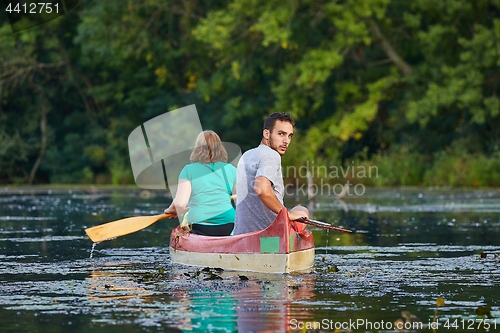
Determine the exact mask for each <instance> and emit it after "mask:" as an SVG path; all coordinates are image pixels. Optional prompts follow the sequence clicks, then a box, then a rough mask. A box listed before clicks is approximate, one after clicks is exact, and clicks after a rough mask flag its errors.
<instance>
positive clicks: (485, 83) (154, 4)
mask: <svg viewBox="0 0 500 333" xmlns="http://www.w3.org/2000/svg"><path fill="white" fill-rule="evenodd" d="M499 15H500V2H499V1H497V0H495V1H491V0H466V1H455V2H450V1H445V2H436V1H431V0H415V1H411V2H404V1H403V2H402V1H394V0H373V1H364V0H344V1H336V2H332V1H325V0H320V1H310V0H307V1H302V2H293V1H292V2H290V1H279V0H270V1H262V0H224V1H212V2H205V1H199V0H188V1H184V2H165V1H159V0H145V1H140V2H137V1H133V0H124V1H122V2H121V4H120V6H116V4H115V3H113V2H109V1H97V0H90V1H86V2H85V3H80V4H79V6H77V8H75V10H73V11H72V12H71V13H70V14H69V15H65V16H63V17H61V18H59V19H57V20H53V21H51V22H49V23H47V24H44V25H41V26H39V27H36V28H33V29H29V30H26V31H23V32H21V33H18V34H10V33H9V29H10V28H9V27H8V25H7V24H4V25H2V26H1V27H0V63H1V66H0V179H1V182H3V183H9V182H13V181H20V182H25V181H28V179H29V175H30V173H34V174H35V180H36V181H38V182H47V181H52V182H87V183H88V182H97V181H99V182H112V183H114V184H123V183H132V182H133V179H132V175H131V168H130V161H129V157H128V148H127V138H128V135H129V133H130V131H131V130H133V129H134V128H136V127H137V126H139V125H140V124H141V123H143V122H144V121H146V120H149V119H151V118H153V117H155V116H157V115H160V114H162V113H164V112H166V111H168V110H172V109H175V108H177V107H181V106H185V105H189V104H193V103H195V104H196V106H197V109H198V111H199V114H200V117H201V121H202V125H203V127H204V128H206V129H213V130H215V131H217V132H218V133H219V134H220V135H221V137H222V138H223V140H225V141H230V142H235V143H237V144H239V145H240V146H241V147H242V148H243V150H246V149H248V148H251V147H253V146H255V145H257V144H258V142H259V140H260V135H261V129H262V121H263V119H264V118H265V116H266V115H267V114H269V113H270V112H273V111H285V112H290V113H291V114H292V115H293V116H294V117H295V118H296V120H297V126H296V131H297V135H296V136H295V138H294V140H293V144H292V145H291V146H290V150H289V152H288V154H287V155H285V157H284V161H283V162H284V165H288V166H291V165H293V166H295V167H300V166H303V165H305V163H307V162H308V161H309V162H312V161H314V162H315V163H316V165H325V166H326V165H337V166H340V165H343V166H347V165H349V163H350V162H351V161H355V162H356V163H357V164H358V165H366V166H369V165H371V166H377V167H378V171H379V177H377V178H375V179H363V180H361V179H358V181H360V182H364V183H366V184H370V185H375V186H399V185H428V186H434V185H439V186H441V185H444V186H498V185H499V178H500V176H499V175H498V172H497V171H496V170H500V168H499V166H498V162H497V160H498V157H499V156H498V154H499V153H498V149H499V147H500V132H499V131H498V130H497V128H498V126H499V125H500V119H499V116H500V100H499V97H498V95H499V94H498V86H499V80H500V75H499V70H498V68H499V67H500V66H499V65H500V58H499V56H498V55H499V54H500V49H499V48H500V47H499V45H500V44H499V43H498V40H500V19H498V17H499ZM45 116H46V118H45V119H46V126H45V127H44V126H43V125H42V124H43V121H42V120H43V119H44V117H45ZM42 142H43V143H42ZM40 159H41V161H42V163H41V165H40V168H39V169H37V166H38V164H37V160H40Z"/></svg>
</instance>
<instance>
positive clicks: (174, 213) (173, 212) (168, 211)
mask: <svg viewBox="0 0 500 333" xmlns="http://www.w3.org/2000/svg"><path fill="white" fill-rule="evenodd" d="M163 214H168V215H170V216H169V217H168V218H169V219H173V218H177V211H176V210H175V206H174V205H170V207H168V208H167V209H165V210H164V211H163Z"/></svg>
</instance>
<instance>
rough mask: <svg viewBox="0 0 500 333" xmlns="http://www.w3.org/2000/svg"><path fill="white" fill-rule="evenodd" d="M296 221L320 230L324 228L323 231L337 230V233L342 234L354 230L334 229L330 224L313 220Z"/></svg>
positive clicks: (301, 219)
mask: <svg viewBox="0 0 500 333" xmlns="http://www.w3.org/2000/svg"><path fill="white" fill-rule="evenodd" d="M296 221H297V222H300V223H305V224H309V225H312V226H315V227H318V228H323V229H330V230H336V231H342V232H352V230H349V229H343V228H339V227H334V226H333V225H331V224H330V223H326V222H321V221H316V220H311V219H305V218H300V219H298V220H296Z"/></svg>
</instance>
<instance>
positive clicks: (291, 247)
mask: <svg viewBox="0 0 500 333" xmlns="http://www.w3.org/2000/svg"><path fill="white" fill-rule="evenodd" d="M294 241H295V237H294V236H293V235H290V249H289V251H290V252H293V251H294V247H295V246H294V245H295V242H294Z"/></svg>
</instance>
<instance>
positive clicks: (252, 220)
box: [233, 144, 284, 235]
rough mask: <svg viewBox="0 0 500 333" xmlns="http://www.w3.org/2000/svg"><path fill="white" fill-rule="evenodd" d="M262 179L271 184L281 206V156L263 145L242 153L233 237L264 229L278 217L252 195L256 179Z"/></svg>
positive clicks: (237, 183)
mask: <svg viewBox="0 0 500 333" xmlns="http://www.w3.org/2000/svg"><path fill="white" fill-rule="evenodd" d="M259 176H264V177H266V178H267V179H269V180H270V181H271V183H272V186H273V190H274V194H276V197H277V198H278V200H279V201H280V202H281V203H282V204H283V193H284V185H283V174H282V171H281V156H280V154H279V153H278V152H277V151H275V150H274V149H272V148H269V147H268V146H266V145H263V144H261V145H259V146H258V147H257V148H254V149H250V150H249V151H247V152H245V153H244V154H243V156H242V157H241V158H240V161H239V162H238V170H237V176H236V194H237V199H236V220H235V222H234V231H233V234H234V235H239V234H244V233H247V232H251V231H255V230H261V229H265V228H267V227H268V226H269V225H270V224H271V223H272V222H273V221H274V219H275V218H276V216H277V214H276V213H274V212H273V211H272V210H270V209H269V208H267V207H266V206H265V205H264V203H262V201H261V200H260V198H259V196H258V195H257V193H255V191H254V188H253V187H254V184H255V179H257V177H259Z"/></svg>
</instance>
